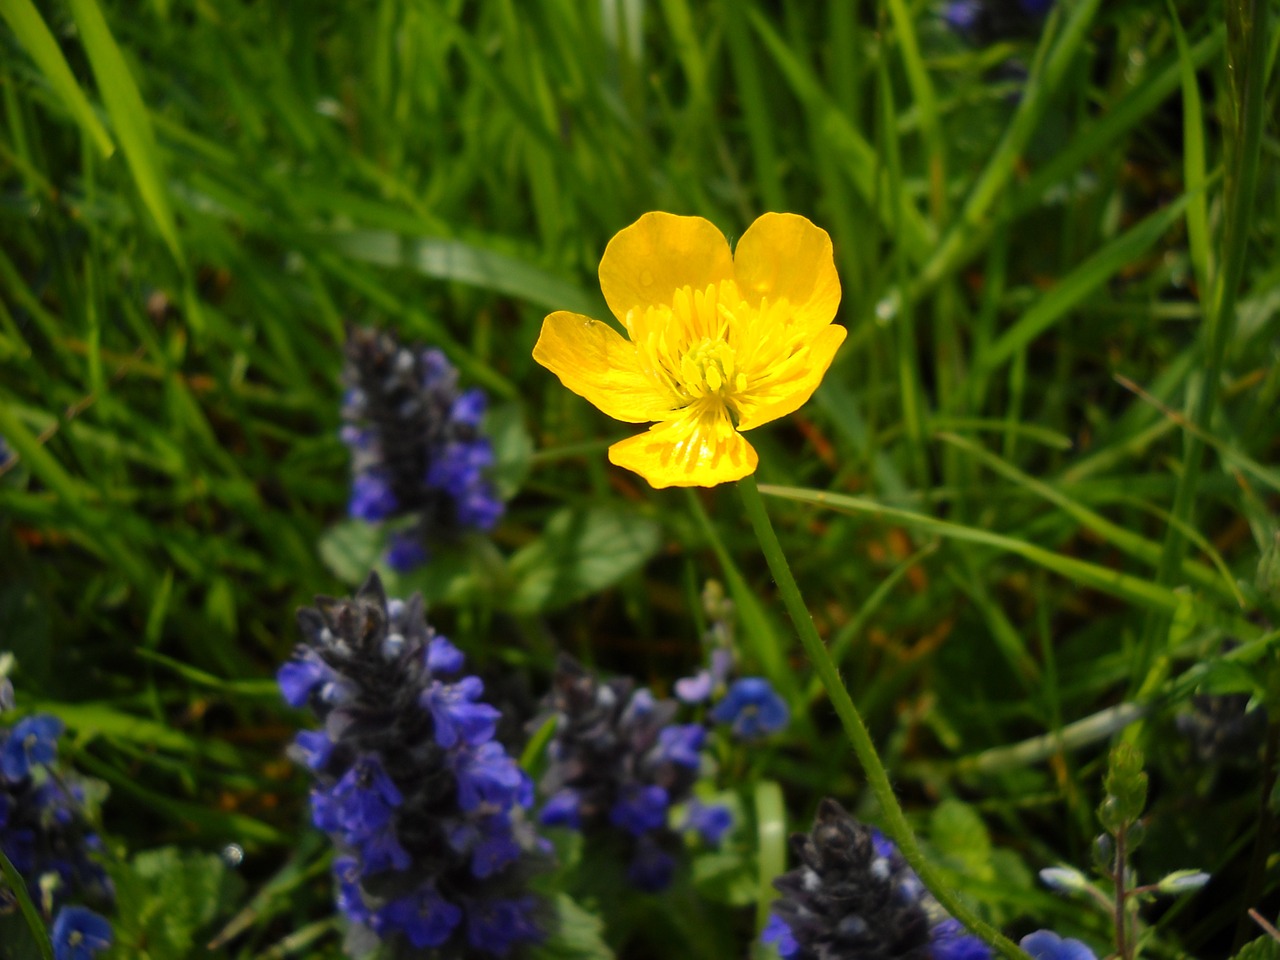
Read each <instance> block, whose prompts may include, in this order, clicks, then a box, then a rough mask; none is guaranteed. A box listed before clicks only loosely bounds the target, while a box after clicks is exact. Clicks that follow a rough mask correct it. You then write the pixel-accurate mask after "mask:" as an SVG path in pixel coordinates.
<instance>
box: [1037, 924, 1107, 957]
mask: <svg viewBox="0 0 1280 960" xmlns="http://www.w3.org/2000/svg"><path fill="white" fill-rule="evenodd" d="M1018 946H1020V947H1022V949H1023V950H1025V951H1027V953H1029V954H1030V955H1031V957H1032V960H1098V958H1097V956H1096V955H1095V954H1094V952H1093V951H1092V950H1090V949H1089V947H1088V945H1087V944H1085V943H1084V942H1083V941H1081V940H1074V939H1070V938H1066V939H1064V938H1063V937H1060V936H1058V935H1057V934H1056V933H1054V932H1053V931H1052V930H1037V931H1036V932H1035V933H1029V934H1027V935H1026V936H1025V937H1023V938H1022V942H1021V943H1019V944H1018Z"/></svg>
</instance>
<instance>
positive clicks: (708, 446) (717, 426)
mask: <svg viewBox="0 0 1280 960" xmlns="http://www.w3.org/2000/svg"><path fill="white" fill-rule="evenodd" d="M609 460H610V462H612V463H616V464H617V465H618V466H620V467H626V468H627V469H628V470H634V471H635V472H636V473H638V474H640V476H642V477H644V478H645V479H646V480H648V481H649V483H650V484H652V485H653V486H655V487H714V486H715V485H716V484H719V483H725V482H727V481H729V480H741V479H742V478H743V477H745V476H747V475H748V474H752V473H755V470H756V464H757V463H758V462H759V457H758V456H756V451H755V449H754V448H753V447H752V446H751V444H749V443H747V441H746V440H744V439H743V438H742V435H741V434H739V433H738V432H737V431H736V430H734V429H733V426H732V424H730V423H729V420H728V417H727V416H726V415H725V414H724V412H723V411H719V412H718V413H717V414H711V415H701V416H700V415H698V414H696V413H692V412H691V413H689V414H688V415H686V416H683V417H681V418H680V419H678V420H672V421H669V422H667V423H658V424H654V425H653V426H652V427H650V428H649V430H648V432H646V433H642V434H640V435H639V436H638V437H631V438H629V439H627V440H623V441H621V442H619V443H615V444H614V445H613V446H612V447H610V448H609Z"/></svg>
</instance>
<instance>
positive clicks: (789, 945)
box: [760, 913, 800, 960]
mask: <svg viewBox="0 0 1280 960" xmlns="http://www.w3.org/2000/svg"><path fill="white" fill-rule="evenodd" d="M760 939H761V940H763V941H764V942H765V943H772V944H773V945H774V947H775V948H776V949H777V951H778V955H779V956H781V957H782V958H783V960H791V958H792V957H794V956H795V955H796V954H797V953H799V952H800V944H798V943H796V938H795V936H793V935H792V933H791V928H790V927H789V926H787V922H786V921H785V920H783V919H782V918H781V917H780V916H778V915H777V914H776V913H771V914H769V922H768V923H766V924H765V925H764V930H762V931H761V932H760Z"/></svg>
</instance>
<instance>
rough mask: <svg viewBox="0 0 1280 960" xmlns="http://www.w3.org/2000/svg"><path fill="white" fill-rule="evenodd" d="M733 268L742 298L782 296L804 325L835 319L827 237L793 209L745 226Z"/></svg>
mask: <svg viewBox="0 0 1280 960" xmlns="http://www.w3.org/2000/svg"><path fill="white" fill-rule="evenodd" d="M733 271H734V276H735V278H736V279H737V281H738V290H739V292H740V293H741V294H742V297H743V299H744V300H746V301H747V303H749V304H751V306H753V307H759V306H760V304H761V301H763V300H765V299H766V298H767V299H768V300H769V302H770V303H774V302H776V301H778V300H780V299H782V298H784V297H785V298H786V300H787V302H788V303H790V304H791V307H792V315H793V317H794V319H795V320H796V321H798V322H799V323H800V324H801V325H802V326H804V327H806V328H816V327H820V326H822V325H823V324H826V323H830V322H831V321H832V320H833V319H835V315H836V308H837V307H838V306H839V305H840V277H839V276H838V275H837V274H836V263H835V258H834V255H833V253H832V248H831V237H829V236H828V235H827V231H825V230H823V229H822V228H821V227H815V226H814V225H813V224H812V223H810V222H809V221H808V220H806V219H805V218H804V217H801V216H798V215H797V214H794V213H766V214H764V215H763V216H762V217H759V218H758V219H757V220H756V222H755V223H753V224H752V225H751V226H749V227H748V228H747V232H746V233H744V234H743V235H742V239H741V240H739V241H738V246H737V249H736V250H735V251H734V254H733Z"/></svg>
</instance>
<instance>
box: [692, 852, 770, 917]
mask: <svg viewBox="0 0 1280 960" xmlns="http://www.w3.org/2000/svg"><path fill="white" fill-rule="evenodd" d="M690 872H691V874H692V879H693V885H694V888H695V889H697V891H698V895H699V896H701V897H704V898H705V899H707V900H710V901H712V902H714V903H724V904H727V905H729V906H731V907H746V906H750V905H751V904H753V903H755V902H756V890H757V881H756V872H755V870H754V868H753V867H752V865H751V863H750V862H748V861H747V859H746V858H744V857H743V856H742V854H741V853H738V852H737V851H732V850H730V851H724V852H720V851H716V852H712V853H704V854H701V855H699V856H697V857H694V858H693V862H692V864H691V871H690Z"/></svg>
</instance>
